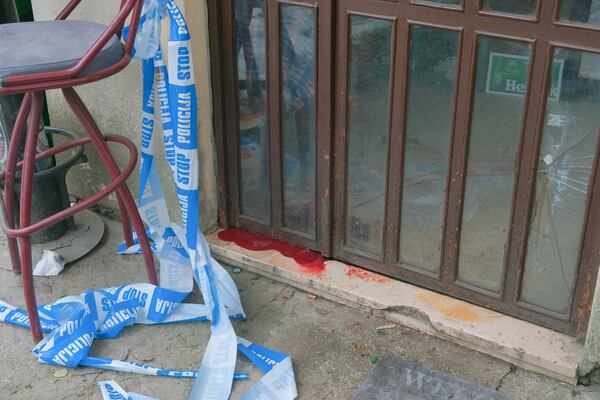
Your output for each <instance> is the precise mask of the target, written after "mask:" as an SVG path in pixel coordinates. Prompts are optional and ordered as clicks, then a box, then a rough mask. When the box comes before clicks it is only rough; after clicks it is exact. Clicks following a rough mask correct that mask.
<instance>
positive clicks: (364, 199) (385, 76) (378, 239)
mask: <svg viewBox="0 0 600 400" xmlns="http://www.w3.org/2000/svg"><path fill="white" fill-rule="evenodd" d="M350 31H351V34H350V40H351V44H350V56H349V58H350V60H349V61H350V63H349V70H350V72H349V75H350V76H349V81H348V86H349V88H348V128H347V131H348V157H347V160H348V161H347V163H348V164H347V171H348V172H347V173H348V177H347V179H348V187H347V193H346V195H347V197H346V198H347V205H346V206H347V212H346V246H349V247H351V248H353V249H357V250H361V251H364V252H367V253H370V254H373V255H375V256H380V255H381V253H382V243H383V227H384V219H385V197H386V191H385V188H386V183H385V182H386V174H387V154H388V135H389V122H390V86H391V62H392V61H391V58H392V22H391V21H388V20H382V19H376V18H369V17H363V16H356V15H353V16H351V18H350Z"/></svg>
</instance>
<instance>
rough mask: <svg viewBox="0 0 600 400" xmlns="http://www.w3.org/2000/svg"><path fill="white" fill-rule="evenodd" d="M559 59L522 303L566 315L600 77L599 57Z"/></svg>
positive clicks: (560, 55) (564, 54)
mask: <svg viewBox="0 0 600 400" xmlns="http://www.w3.org/2000/svg"><path fill="white" fill-rule="evenodd" d="M555 60H559V61H560V62H561V63H563V64H564V71H563V72H562V73H561V85H560V88H561V89H560V91H559V93H558V96H559V97H558V99H556V98H555V97H554V96H553V95H552V94H550V96H549V100H548V104H547V108H546V118H545V126H544V131H543V136H542V143H541V147H540V153H539V160H538V166H537V174H536V181H535V201H534V204H533V212H532V220H531V223H530V226H529V237H528V242H527V255H526V260H525V271H524V275H523V282H522V289H521V301H523V302H525V303H528V304H531V305H535V306H537V307H541V308H544V309H546V310H549V311H553V312H555V313H559V314H564V315H566V314H568V311H569V306H570V303H571V301H570V298H571V292H572V288H573V284H574V279H575V275H576V271H577V265H578V258H579V248H580V245H581V240H582V232H583V229H584V223H585V210H586V202H587V197H588V191H589V189H590V178H591V176H592V172H593V166H594V160H595V152H596V143H597V140H598V128H599V127H600V118H599V116H598V112H597V110H598V106H599V105H600V104H599V103H600V84H599V80H600V74H598V72H596V73H595V75H594V74H590V73H589V72H586V71H587V70H586V62H598V61H599V56H598V55H594V54H591V53H583V52H579V51H571V50H564V49H557V50H556V51H555ZM586 60H587V61H586Z"/></svg>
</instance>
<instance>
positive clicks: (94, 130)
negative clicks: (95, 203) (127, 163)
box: [62, 88, 158, 285]
mask: <svg viewBox="0 0 600 400" xmlns="http://www.w3.org/2000/svg"><path fill="white" fill-rule="evenodd" d="M62 91H63V95H64V96H65V99H66V100H67V103H68V104H69V106H70V107H71V109H72V110H73V112H74V113H75V115H76V116H77V118H78V119H79V121H80V122H81V124H82V125H83V128H84V129H85V131H86V133H87V134H88V135H89V137H90V139H91V140H92V143H93V144H94V146H95V147H96V149H97V151H98V154H99V155H100V158H101V159H102V161H103V163H104V165H105V166H106V168H107V170H108V173H109V174H110V176H111V177H112V178H113V179H115V178H117V177H118V176H119V175H120V171H119V167H118V166H117V163H116V162H115V159H114V158H113V156H112V154H111V153H110V150H109V148H108V145H107V144H106V141H105V139H104V136H103V135H102V133H101V132H100V129H99V128H98V126H97V125H96V122H95V121H94V119H93V117H92V115H91V114H90V112H89V111H88V109H87V107H86V106H85V104H84V103H83V101H82V100H81V98H80V97H79V95H77V92H75V90H74V89H73V88H64V89H62ZM118 193H119V194H120V196H121V200H122V201H123V203H124V207H125V209H126V212H127V214H128V215H127V214H126V215H121V219H123V218H129V220H130V221H131V223H132V225H133V228H134V229H135V232H136V234H137V237H138V241H139V244H140V247H141V248H142V255H143V257H144V263H145V265H146V273H147V274H148V280H149V281H150V283H152V284H154V285H156V284H158V280H157V277H156V269H155V268H154V259H153V257H152V251H151V249H150V244H149V243H148V237H147V235H146V228H145V227H144V223H143V222H142V219H141V217H140V214H139V212H138V209H137V206H136V204H135V201H134V200H133V196H132V195H131V192H130V191H129V188H128V187H127V185H126V184H125V183H124V184H123V185H122V186H121V187H120V188H119V189H118Z"/></svg>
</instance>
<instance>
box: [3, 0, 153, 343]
mask: <svg viewBox="0 0 600 400" xmlns="http://www.w3.org/2000/svg"><path fill="white" fill-rule="evenodd" d="M80 2H81V0H71V1H70V2H69V3H68V4H67V6H66V7H65V9H64V10H63V11H62V12H61V13H60V14H59V15H58V17H57V18H56V20H54V21H42V22H24V23H16V24H5V25H0V38H2V41H1V42H0V95H7V94H15V93H24V94H25V96H24V99H23V103H22V104H21V108H20V110H19V114H18V116H17V120H16V122H15V126H14V129H13V132H12V136H11V140H10V145H9V149H8V156H7V164H6V169H5V170H4V171H3V172H2V173H0V182H2V181H3V182H4V208H5V210H2V212H0V217H1V218H0V220H1V222H2V225H4V228H5V231H6V235H7V239H8V247H9V252H10V258H11V262H12V266H13V270H14V271H15V272H19V271H21V272H22V274H23V291H24V294H25V302H26V305H27V311H28V313H29V322H30V324H31V333H32V335H33V339H34V341H35V342H39V341H40V340H41V339H42V337H43V335H42V330H41V326H40V322H39V316H38V312H37V303H36V300H35V292H34V286H33V274H32V260H31V240H30V236H31V235H32V234H33V233H35V232H37V231H39V230H41V229H44V228H46V227H48V226H50V225H52V224H54V223H56V222H59V221H62V220H63V219H66V218H68V217H70V216H72V215H73V214H75V213H76V212H78V211H81V210H82V209H84V208H87V207H90V206H91V205H93V204H95V203H97V202H98V201H100V200H102V199H103V198H105V197H106V196H108V195H109V194H110V193H113V192H116V195H117V200H118V205H119V211H120V215H121V222H122V224H123V232H124V234H125V242H126V243H127V245H128V246H130V245H132V244H133V237H132V230H131V226H132V225H133V228H134V229H135V233H136V234H137V237H138V240H139V243H140V245H141V248H142V254H143V257H144V263H145V265H146V272H147V274H148V280H149V281H150V282H151V283H153V284H156V283H157V279H156V271H155V269H154V260H153V258H152V252H151V251H150V245H149V244H148V238H147V236H146V230H145V229H144V224H143V222H142V219H141V218H140V215H139V213H138V210H137V207H136V204H135V202H134V200H133V197H132V195H131V192H130V191H129V189H128V188H127V185H126V183H125V180H126V179H127V178H128V177H129V175H131V173H132V172H133V170H134V169H135V166H136V163H137V149H136V147H135V145H134V144H133V143H132V142H131V141H130V140H129V139H126V138H124V137H122V136H117V135H103V134H102V133H101V132H100V129H99V128H98V126H97V125H96V123H95V122H94V119H93V118H92V116H91V114H90V112H89V111H88V109H87V108H86V106H85V105H84V103H83V101H82V100H81V98H80V97H79V96H78V95H77V93H76V92H75V90H74V89H73V87H74V86H78V85H82V84H86V83H90V82H95V81H98V80H101V79H104V78H106V77H109V76H111V75H114V74H116V73H117V72H119V71H121V70H122V69H123V68H125V67H126V66H127V65H128V64H129V62H130V60H131V53H132V50H133V44H134V40H135V33H136V31H137V28H138V24H139V20H140V14H141V10H142V5H143V0H122V1H121V6H120V8H119V12H118V14H117V16H116V17H115V19H114V20H113V21H112V22H111V23H110V25H108V26H104V25H100V24H96V23H93V22H85V21H66V18H67V17H68V16H69V15H70V14H71V12H73V10H74V9H75V8H76V7H77V6H78V5H79V3H80ZM127 18H130V33H129V35H128V37H127V40H126V42H125V43H122V41H121V34H120V32H121V30H122V28H123V25H124V23H125V21H126V20H127ZM48 89H61V90H62V93H63V95H64V97H65V99H66V101H67V103H68V104H69V106H70V108H71V109H72V110H73V112H74V113H75V115H76V116H77V118H78V119H79V121H80V122H81V124H82V125H83V128H84V130H85V132H86V133H87V137H84V138H80V139H77V140H72V141H69V142H66V143H63V144H60V145H58V146H55V147H53V148H51V149H49V150H46V151H44V152H42V153H39V154H36V144H37V140H38V137H37V136H38V128H39V124H40V117H41V111H42V101H43V97H42V92H43V91H44V90H48ZM26 122H27V134H26V135H27V136H26V139H25V150H24V155H23V161H21V162H18V157H19V154H18V153H19V144H20V143H21V141H22V138H21V136H22V132H23V130H24V126H25V123H26ZM107 142H116V143H119V144H121V145H124V146H125V147H126V148H127V149H128V150H129V153H130V159H129V162H128V164H127V166H126V167H125V169H124V170H123V171H120V170H119V167H118V166H117V163H116V162H115V159H114V158H113V156H112V155H111V153H110V150H109V148H108V146H107ZM86 143H91V144H93V145H94V147H95V148H96V149H97V151H98V153H99V155H100V158H101V160H102V162H103V163H104V166H105V167H106V168H107V170H108V173H109V174H110V177H111V179H112V182H111V183H110V184H108V185H107V186H106V187H105V188H104V189H103V190H101V191H100V192H98V193H96V194H94V195H93V196H91V197H89V198H88V199H86V200H83V201H82V202H80V203H78V204H77V205H75V206H73V207H70V208H68V209H66V210H63V211H61V212H59V213H57V214H55V215H53V216H51V217H48V218H46V219H44V220H42V221H39V222H37V223H35V224H32V223H31V189H32V188H31V185H32V180H33V173H34V165H35V162H36V161H39V160H42V159H45V158H48V157H52V156H53V155H56V154H58V153H60V152H63V151H66V150H69V149H72V148H74V147H76V146H80V145H82V144H86ZM19 170H21V190H20V208H19V210H20V218H19V224H18V228H17V227H16V226H15V211H14V199H15V197H14V196H15V195H14V189H15V175H16V171H19ZM0 203H1V202H0ZM0 208H2V207H0ZM17 238H18V239H19V244H20V248H19V245H18V244H17Z"/></svg>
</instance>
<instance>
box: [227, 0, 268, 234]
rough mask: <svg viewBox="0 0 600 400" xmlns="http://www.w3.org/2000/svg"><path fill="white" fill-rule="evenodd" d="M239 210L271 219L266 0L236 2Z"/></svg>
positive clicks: (238, 0) (253, 216)
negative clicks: (267, 113) (267, 112)
mask: <svg viewBox="0 0 600 400" xmlns="http://www.w3.org/2000/svg"><path fill="white" fill-rule="evenodd" d="M235 33H236V37H235V39H236V54H237V71H238V73H237V76H238V85H237V89H238V108H239V135H240V136H239V137H240V139H239V140H240V142H239V145H240V149H239V152H240V153H239V154H240V155H239V157H240V170H239V175H240V176H239V179H240V213H241V214H242V215H245V216H248V217H252V218H256V219H258V220H260V221H262V222H264V223H267V224H268V223H269V222H270V200H269V199H270V190H269V151H268V150H269V145H268V143H269V140H268V139H269V135H268V132H267V115H266V104H267V92H266V56H265V12H264V0H237V1H236V2H235Z"/></svg>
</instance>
